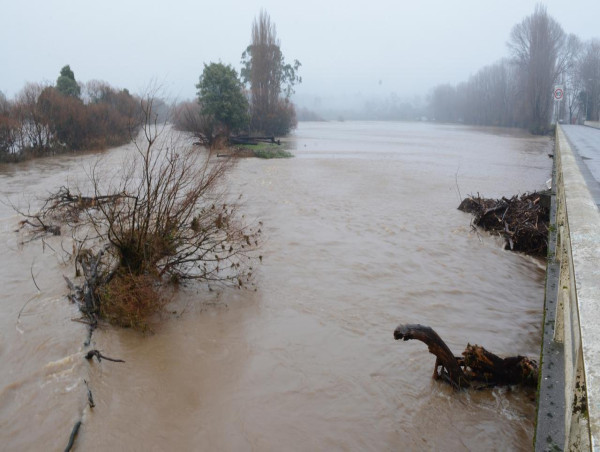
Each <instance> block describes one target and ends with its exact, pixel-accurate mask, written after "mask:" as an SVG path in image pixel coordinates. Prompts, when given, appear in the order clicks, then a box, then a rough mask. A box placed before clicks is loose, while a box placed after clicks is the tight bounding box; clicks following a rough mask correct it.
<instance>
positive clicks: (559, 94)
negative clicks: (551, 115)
mask: <svg viewBox="0 0 600 452" xmlns="http://www.w3.org/2000/svg"><path fill="white" fill-rule="evenodd" d="M564 94H565V93H564V92H563V90H562V88H556V89H555V90H554V98H555V99H556V100H561V99H562V98H563V95H564Z"/></svg>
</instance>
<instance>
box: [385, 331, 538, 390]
mask: <svg viewBox="0 0 600 452" xmlns="http://www.w3.org/2000/svg"><path fill="white" fill-rule="evenodd" d="M394 339H396V340H399V339H403V340H405V341H407V340H410V339H416V340H419V341H421V342H423V343H424V344H426V345H427V347H428V349H429V352H430V353H432V354H433V355H435V357H436V359H435V367H434V369H433V378H434V379H440V378H441V379H443V380H445V381H447V382H449V383H450V384H452V385H453V386H454V387H455V388H457V389H460V388H469V387H472V388H475V389H480V388H484V387H490V386H497V385H515V384H521V385H525V386H536V385H537V380H538V366H537V363H536V362H535V361H534V360H531V359H529V358H527V357H525V356H512V357H508V358H500V357H499V356H497V355H495V354H493V353H491V352H489V351H487V350H486V349H485V348H483V347H481V346H478V345H471V344H468V345H467V347H466V348H465V351H464V352H463V353H462V357H455V356H454V355H453V353H452V352H451V351H450V348H449V347H448V346H447V345H446V343H445V342H444V341H443V340H442V339H441V338H440V336H439V335H438V334H437V333H436V332H435V331H434V330H433V329H432V328H430V327H428V326H424V325H419V324H407V325H398V327H397V328H396V329H395V330H394ZM474 382H479V383H480V384H477V383H474Z"/></svg>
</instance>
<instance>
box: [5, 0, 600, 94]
mask: <svg viewBox="0 0 600 452" xmlns="http://www.w3.org/2000/svg"><path fill="white" fill-rule="evenodd" d="M1 1H2V5H1V7H0V11H1V12H2V26H1V27H0V55H1V60H2V63H1V66H0V67H1V70H0V90H2V91H3V92H4V93H5V94H6V95H7V96H8V97H12V96H14V95H15V94H16V93H17V92H18V91H19V90H20V89H21V88H22V87H23V85H24V84H25V82H27V81H30V82H42V81H48V82H50V83H54V82H55V80H56V78H57V76H58V73H59V71H60V68H61V67H62V66H63V65H65V64H70V65H71V68H72V69H73V71H74V72H75V76H76V78H77V80H79V81H83V82H86V81H89V80H92V79H99V80H104V81H107V82H108V83H110V84H111V85H113V86H116V87H119V88H128V89H130V90H131V91H133V92H140V91H142V90H143V89H144V88H145V87H146V86H147V85H148V84H149V82H150V81H151V80H155V81H158V82H160V83H162V84H163V85H164V87H165V90H166V91H167V92H168V94H169V95H170V96H174V97H177V98H179V99H188V98H193V97H194V96H195V87H194V85H195V83H197V81H198V77H199V75H200V73H201V72H202V68H203V63H205V62H206V63H208V62H211V61H219V60H220V61H222V62H223V63H230V64H233V65H234V67H236V69H238V70H239V61H240V55H241V53H242V52H243V50H244V49H245V48H246V46H247V45H248V44H249V40H250V27H251V24H252V21H253V19H254V17H255V16H256V15H257V14H258V12H259V11H260V9H261V8H264V9H266V11H267V12H268V13H269V14H270V16H271V19H272V21H274V22H275V24H276V25H277V32H278V36H279V38H280V40H281V44H282V50H283V52H284V55H285V56H286V58H287V60H288V61H291V60H293V59H298V60H300V61H301V62H302V68H301V73H300V75H301V76H302V77H303V79H304V83H303V84H302V85H300V86H299V87H298V88H297V90H296V91H297V94H298V98H299V99H302V100H304V101H306V100H307V99H314V97H316V96H319V97H323V98H325V99H328V98H336V97H337V98H342V99H343V98H348V97H353V96H356V95H357V94H361V95H362V96H372V95H386V94H388V93H391V92H395V93H397V94H399V95H400V96H401V97H406V98H412V96H414V95H420V96H423V95H425V94H426V93H427V92H428V90H429V89H430V88H431V87H433V86H434V85H436V84H438V83H443V82H450V83H457V82H459V81H462V80H465V79H466V78H468V77H469V75H471V74H472V73H474V72H476V71H477V70H478V69H479V68H481V67H483V66H484V65H487V64H490V63H493V62H495V61H496V60H498V59H499V58H502V57H503V56H507V55H508V52H507V48H506V41H507V39H508V36H509V33H510V30H511V28H512V26H513V25H515V24H516V23H518V22H520V21H521V20H522V19H523V17H525V16H527V15H529V14H531V13H532V12H533V10H534V7H535V4H536V1H529V0H502V1H496V0H493V1H490V0H457V1H450V0H415V1H411V2H406V1H402V0H395V1H380V0H372V1H370V2H356V1H339V0H325V1H324V0H302V1H297V2H283V1H281V0H280V1H274V0H263V1H260V2H258V1H254V0H212V1H198V0H196V1H191V0H189V1H186V0H169V1H165V0H162V1H153V0H144V1H140V0H120V1H115V0H103V1H95V2H91V1H89V0H69V1H52V0H19V1H13V0H1ZM542 3H544V4H545V5H546V6H547V7H548V12H549V13H550V15H552V16H553V17H554V18H555V19H557V21H558V22H559V23H560V24H561V25H562V26H563V28H564V30H565V31H566V32H567V33H575V34H577V35H578V36H580V37H581V38H582V39H584V40H586V39H589V38H592V37H600V1H599V0H569V1H565V0H547V1H544V2H542Z"/></svg>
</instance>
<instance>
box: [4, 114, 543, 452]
mask: <svg viewBox="0 0 600 452" xmlns="http://www.w3.org/2000/svg"><path fill="white" fill-rule="evenodd" d="M290 146H291V147H292V149H293V152H294V154H295V155H296V157H295V158H293V159H282V160H259V159H244V160H241V161H240V162H239V163H238V165H237V167H236V168H235V169H234V172H233V173H232V174H231V175H230V177H229V183H230V190H231V192H232V193H243V194H244V198H243V199H244V204H245V205H244V208H243V210H244V212H245V213H246V215H247V217H248V218H251V219H257V220H261V221H262V222H263V223H264V228H263V233H264V243H263V245H262V251H261V252H262V254H263V256H264V259H263V263H262V265H260V266H259V269H258V272H257V273H258V274H257V280H256V283H257V290H256V291H244V290H242V291H240V290H234V289H225V290H222V289H219V290H209V289H208V288H207V287H205V286H189V287H187V288H184V289H182V290H180V291H179V293H178V294H177V296H176V297H175V298H174V300H173V302H172V303H171V304H170V305H169V306H168V310H167V311H166V312H165V313H164V314H163V315H162V318H161V319H160V321H159V322H157V323H156V324H155V325H154V326H153V333H152V334H149V335H148V334H147V335H143V334H140V333H136V332H133V331H129V330H119V329H115V328H112V327H107V326H105V327H102V328H100V329H99V330H97V331H96V332H95V333H94V336H93V346H94V348H97V349H99V350H101V351H102V353H104V354H105V355H107V356H110V357H115V358H122V359H124V360H125V361H126V362H125V363H123V364H119V363H111V362H107V361H102V363H97V362H93V363H91V364H90V363H89V362H88V361H86V360H85V359H83V355H84V353H85V350H86V349H85V348H84V347H83V342H84V340H85V337H86V327H85V325H82V324H80V323H77V322H73V321H72V320H71V319H73V318H77V317H78V311H77V308H76V306H74V305H71V304H69V302H68V301H67V300H66V298H65V294H66V292H67V290H66V287H65V284H64V281H63V279H62V275H68V276H73V275H72V273H73V268H72V264H70V263H68V262H64V261H63V260H62V258H61V256H62V255H63V253H62V251H61V242H62V246H65V247H67V246H68V245H65V243H66V240H67V239H66V238H60V237H53V238H49V239H48V240H47V241H46V243H42V242H39V241H38V242H35V243H30V244H26V245H22V246H20V245H19V244H18V242H19V239H20V238H22V237H20V236H19V235H18V234H17V233H15V232H14V230H15V229H16V228H17V223H18V219H19V217H18V215H16V214H15V212H14V210H12V209H11V207H9V206H8V205H6V200H7V199H10V200H11V201H12V202H13V203H17V204H18V205H19V206H20V207H21V208H26V207H27V203H31V204H32V205H35V203H36V202H37V201H36V199H35V198H36V197H41V196H44V195H45V194H47V192H48V191H49V190H52V189H55V188H56V187H58V186H60V185H62V184H65V183H67V182H70V183H73V182H75V181H77V180H78V179H81V178H82V177H84V174H85V171H86V170H89V167H90V165H91V164H92V163H93V162H94V161H95V159H96V158H97V157H96V156H95V155H86V156H78V157H73V156H61V157H57V158H53V159H42V160H37V161H32V162H27V163H24V164H19V165H13V166H0V193H1V195H2V198H3V200H4V201H5V204H0V228H1V229H0V252H1V253H2V266H1V268H0V284H1V287H2V297H1V305H0V362H1V363H2V365H1V366H0V443H1V444H2V446H1V447H0V449H2V450H11V451H12V450H15V451H17V450H63V449H64V447H65V446H66V443H67V441H68V438H69V434H70V432H71V429H72V427H73V425H74V424H75V423H76V422H77V421H78V420H80V419H83V424H82V427H81V430H80V432H79V436H78V438H77V441H76V449H77V450H86V451H105V450H140V451H142V450H143V451H165V450H180V451H186V450H190V451H191V450H206V451H212V450H225V451H229V450H231V451H241V450H256V451H282V450H286V451H314V450H369V451H384V450H393V451H397V450H415V451H421V450H444V451H447V450H458V451H460V450H530V449H531V442H532V437H533V430H534V416H535V404H534V402H533V401H532V400H533V398H534V393H533V392H532V391H524V390H510V389H494V390H489V391H480V392H470V391H464V392H460V393H456V392H454V391H453V390H452V389H451V388H450V387H448V386H447V385H445V384H442V383H440V382H436V381H433V380H432V378H431V374H432V371H433V365H434V357H433V355H430V354H429V353H428V352H427V348H426V346H425V345H424V344H422V343H420V342H415V341H410V342H396V341H394V339H393V335H392V333H393V330H394V328H395V327H396V325H397V324H399V323H422V324H426V325H429V326H432V327H433V328H435V329H436V330H437V332H438V333H439V334H440V336H442V338H444V340H445V341H446V342H447V343H448V345H449V346H450V348H451V349H452V350H453V351H454V352H455V353H457V354H458V353H460V352H461V351H462V350H463V349H464V347H465V345H466V344H467V342H470V343H477V344H481V345H484V346H485V347H486V348H488V349H489V350H491V351H493V352H495V353H498V354H501V355H502V354H505V355H506V354H511V355H516V354H523V355H529V356H532V357H537V356H538V355H539V350H540V338H541V321H542V304H543V295H544V289H543V280H544V263H543V262H541V261H539V260H536V259H532V258H529V257H526V256H523V255H518V254H513V253H510V252H506V251H504V250H503V249H502V244H501V243H500V242H499V241H498V240H497V239H494V238H490V237H488V236H486V235H485V234H483V233H482V234H478V233H476V232H473V231H472V230H471V228H470V220H471V218H470V216H469V215H467V214H465V213H462V212H459V211H458V210H456V207H457V206H458V204H459V192H460V194H461V195H462V196H463V197H464V196H466V195H467V194H469V193H477V192H479V193H481V194H482V195H485V196H489V197H499V196H502V195H512V194H516V193H519V192H524V191H531V190H536V189H537V190H540V189H543V188H544V187H545V181H546V180H547V179H548V178H549V177H550V169H551V164H552V161H551V160H550V159H549V158H548V156H547V154H548V153H549V152H551V143H550V140H549V139H548V138H543V137H532V136H529V135H526V134H523V133H520V132H512V131H507V130H495V129H475V128H468V127H462V126H444V125H432V124H420V123H417V124H410V123H383V122H345V123H333V122H332V123H301V124H300V125H299V127H298V130H297V131H296V132H295V135H294V136H293V137H292V138H291V142H290ZM130 151H131V149H130V147H128V146H125V147H122V148H118V149H114V150H111V151H108V152H106V153H104V155H103V159H104V161H105V162H109V163H110V162H114V164H115V165H117V164H118V162H119V161H120V158H121V157H122V156H123V155H124V154H126V153H127V152H130ZM38 288H39V290H38ZM84 380H85V381H87V383H88V385H89V387H90V389H91V390H92V392H93V397H94V400H95V404H96V406H95V408H93V409H90V408H89V407H88V404H87V389H86V384H85V383H84Z"/></svg>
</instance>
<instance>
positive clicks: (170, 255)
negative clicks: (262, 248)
mask: <svg viewBox="0 0 600 452" xmlns="http://www.w3.org/2000/svg"><path fill="white" fill-rule="evenodd" d="M141 108H142V112H143V116H144V124H143V128H142V132H141V134H140V139H139V140H136V141H135V149H136V150H135V152H134V154H133V155H132V156H131V157H130V158H129V159H128V160H126V161H125V163H124V164H123V165H122V166H121V167H120V168H119V170H118V172H117V173H116V174H112V175H111V174H106V171H107V169H106V168H102V169H101V165H100V164H98V165H96V166H95V167H94V168H93V169H92V171H91V172H90V176H89V177H90V183H91V192H90V193H88V194H86V193H84V192H82V191H80V190H77V189H72V188H70V187H62V188H61V189H60V190H59V191H57V192H56V193H55V194H54V195H53V196H51V197H50V198H49V199H48V201H47V203H46V205H45V207H44V208H43V209H42V211H41V212H40V214H38V215H35V216H33V218H32V220H33V221H30V224H31V223H34V224H35V222H36V221H37V222H40V223H42V224H47V223H48V222H49V220H50V221H52V219H55V221H56V219H65V218H66V219H68V221H69V223H70V224H71V226H73V227H74V228H75V236H76V237H80V238H78V239H76V249H77V250H78V251H77V253H76V254H77V257H76V262H79V263H80V264H81V266H82V267H83V270H84V276H85V279H86V284H85V286H86V287H87V292H85V290H84V291H82V293H84V292H85V293H84V294H83V295H82V296H81V297H79V298H81V299H82V303H84V302H85V310H86V311H87V313H88V315H89V316H91V317H92V318H93V319H95V318H96V317H97V316H102V317H105V318H107V319H109V320H111V321H113V322H115V323H117V324H121V325H124V326H144V325H145V320H146V318H147V316H148V315H150V314H152V313H153V312H156V311H157V310H158V309H160V307H161V306H162V304H163V302H164V298H163V297H162V296H161V287H163V286H164V285H165V284H168V283H175V282H179V281H183V280H199V281H205V282H208V283H215V284H227V285H233V286H236V287H244V286H246V285H248V284H251V282H252V262H253V261H254V259H255V258H256V256H255V255H254V250H255V249H256V247H257V246H258V237H259V234H260V230H259V229H258V226H256V227H250V226H248V225H246V224H244V223H243V222H242V220H241V219H240V217H239V216H238V213H237V211H238V203H237V202H236V200H232V199H230V198H229V197H228V196H227V193H226V192H225V191H224V189H223V186H222V180H223V177H224V175H225V174H226V172H227V170H228V169H229V168H230V167H231V165H232V164H233V161H232V160H227V159H217V160H215V159H212V158H211V156H210V155H209V154H201V153H198V152H197V151H195V150H194V149H191V148H189V147H187V146H183V145H182V144H181V143H179V142H177V141H176V140H175V139H174V138H173V137H172V136H169V134H168V128H167V127H166V126H165V125H164V124H162V125H161V124H159V123H157V122H156V120H155V118H156V115H155V114H154V112H153V98H152V97H151V96H150V97H146V98H145V99H144V100H143V101H142V103H141ZM78 231H79V232H80V233H81V234H79V235H78ZM85 250H87V251H85ZM72 287H73V288H74V287H75V286H74V285H72Z"/></svg>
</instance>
